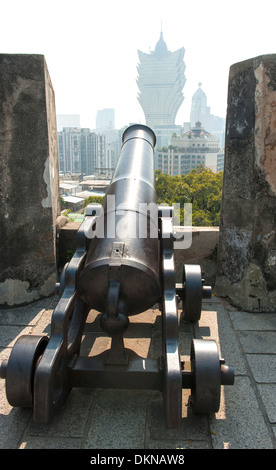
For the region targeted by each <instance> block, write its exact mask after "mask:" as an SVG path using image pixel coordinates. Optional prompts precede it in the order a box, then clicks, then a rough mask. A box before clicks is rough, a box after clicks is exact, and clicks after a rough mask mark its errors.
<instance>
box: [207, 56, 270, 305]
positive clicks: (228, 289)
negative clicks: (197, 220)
mask: <svg viewBox="0 0 276 470" xmlns="http://www.w3.org/2000/svg"><path fill="white" fill-rule="evenodd" d="M225 144H226V145H225V166H224V183H223V196H222V210H221V224H220V239H219V250H218V270H217V281H216V293H217V294H218V295H221V296H225V297H228V299H229V300H230V302H231V303H232V304H234V305H236V306H237V307H239V308H242V309H244V310H246V311H250V312H270V311H275V307H276V233H275V230H276V55H264V56H260V57H256V58H253V59H249V60H246V61H244V62H240V63H237V64H234V65H233V66H232V67H231V68H230V74H229V88H228V113H227V122H226V142H225Z"/></svg>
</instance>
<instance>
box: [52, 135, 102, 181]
mask: <svg viewBox="0 0 276 470" xmlns="http://www.w3.org/2000/svg"><path fill="white" fill-rule="evenodd" d="M58 151H59V170H60V172H62V173H74V174H85V175H91V174H95V173H97V172H99V169H100V168H106V167H107V155H106V140H105V136H104V135H103V134H96V133H94V132H91V131H90V129H87V128H79V127H65V128H63V130H62V131H61V132H58Z"/></svg>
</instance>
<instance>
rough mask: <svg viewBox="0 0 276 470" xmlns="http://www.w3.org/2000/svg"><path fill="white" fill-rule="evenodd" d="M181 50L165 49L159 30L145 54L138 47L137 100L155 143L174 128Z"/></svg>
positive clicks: (161, 141) (182, 79) (180, 84)
mask: <svg viewBox="0 0 276 470" xmlns="http://www.w3.org/2000/svg"><path fill="white" fill-rule="evenodd" d="M184 54H185V49H184V47H182V48H180V49H178V50H176V51H174V52H171V51H169V50H168V48H167V45H166V43H165V41H164V38H163V33H162V32H161V34H160V38H159V40H158V42H157V44H156V47H155V50H154V51H152V52H150V53H149V54H147V53H145V52H142V51H140V50H138V56H139V60H140V63H139V65H138V67H137V71H138V79H137V85H138V88H139V95H138V101H139V103H140V105H141V106H142V109H143V111H144V115H145V119H146V124H147V125H148V126H149V127H151V128H152V129H153V130H154V131H155V133H156V137H157V146H160V145H168V140H169V138H170V137H171V135H172V134H173V133H174V132H175V131H176V129H177V126H176V125H175V118H176V115H177V112H178V110H179V108H180V106H181V104H182V102H183V100H184V97H183V93H182V90H183V87H184V85H185V81H186V78H185V75H184V72H185V63H184V60H183V58H184ZM161 135H162V139H161Z"/></svg>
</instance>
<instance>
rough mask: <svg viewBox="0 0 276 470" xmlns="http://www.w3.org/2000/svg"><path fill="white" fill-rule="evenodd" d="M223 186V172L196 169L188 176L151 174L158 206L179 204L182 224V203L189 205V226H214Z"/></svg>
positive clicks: (218, 218)
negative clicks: (190, 208)
mask: <svg viewBox="0 0 276 470" xmlns="http://www.w3.org/2000/svg"><path fill="white" fill-rule="evenodd" d="M222 184H223V172H220V173H214V172H213V171H212V170H210V169H209V168H205V167H203V166H200V167H198V168H195V169H194V170H192V171H191V172H190V173H189V174H188V175H181V176H169V175H166V174H162V173H161V172H160V170H157V171H156V173H155V188H156V193H157V202H158V204H163V205H164V204H167V205H172V204H176V203H178V204H180V207H181V218H180V221H181V224H183V212H184V204H185V203H192V204H193V206H192V216H193V226H218V225H219V220H220V206H221V195H222Z"/></svg>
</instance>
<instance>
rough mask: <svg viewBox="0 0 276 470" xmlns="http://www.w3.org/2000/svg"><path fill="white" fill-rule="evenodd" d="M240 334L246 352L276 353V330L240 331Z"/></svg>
mask: <svg viewBox="0 0 276 470" xmlns="http://www.w3.org/2000/svg"><path fill="white" fill-rule="evenodd" d="M238 336H239V339H240V342H241V345H242V348H243V351H244V352H245V353H255V354H258V353H259V354H274V353H275V344H276V331H239V332H238Z"/></svg>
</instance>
